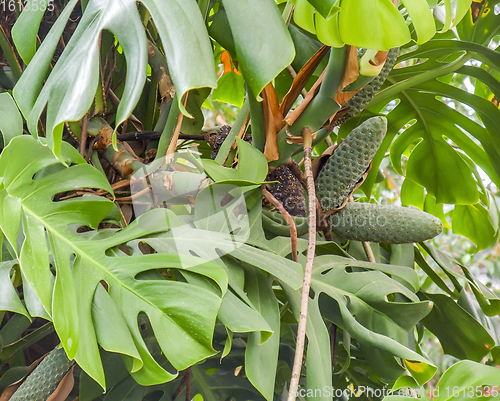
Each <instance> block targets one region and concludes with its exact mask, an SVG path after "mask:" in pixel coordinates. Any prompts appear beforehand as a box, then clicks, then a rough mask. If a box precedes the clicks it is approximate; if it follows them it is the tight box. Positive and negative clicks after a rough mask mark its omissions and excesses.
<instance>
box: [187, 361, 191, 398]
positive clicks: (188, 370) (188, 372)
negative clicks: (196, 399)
mask: <svg viewBox="0 0 500 401" xmlns="http://www.w3.org/2000/svg"><path fill="white" fill-rule="evenodd" d="M190 399H191V368H187V370H186V401H189V400H190Z"/></svg>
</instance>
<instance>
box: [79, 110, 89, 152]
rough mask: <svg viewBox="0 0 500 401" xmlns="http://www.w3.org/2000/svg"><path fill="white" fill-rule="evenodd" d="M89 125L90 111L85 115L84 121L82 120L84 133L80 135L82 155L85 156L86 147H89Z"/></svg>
mask: <svg viewBox="0 0 500 401" xmlns="http://www.w3.org/2000/svg"><path fill="white" fill-rule="evenodd" d="M88 127H89V113H87V114H85V115H84V116H83V121H82V133H81V135H80V154H81V155H82V157H85V149H86V148H87V136H88V131H87V129H88Z"/></svg>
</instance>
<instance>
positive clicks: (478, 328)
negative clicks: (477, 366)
mask: <svg viewBox="0 0 500 401" xmlns="http://www.w3.org/2000/svg"><path fill="white" fill-rule="evenodd" d="M423 298H424V299H429V300H431V301H432V302H433V303H434V307H433V308H432V312H431V313H430V314H429V315H428V316H427V317H425V318H424V320H423V324H424V325H425V327H427V328H428V329H429V330H430V331H431V332H432V333H433V334H434V335H436V337H438V338H439V342H440V344H441V346H442V347H443V351H444V352H445V353H447V354H449V355H452V356H454V357H456V358H460V359H471V360H474V361H480V360H481V359H482V358H483V357H484V356H485V355H486V354H487V353H488V352H489V350H490V348H491V347H492V346H493V345H494V344H495V341H494V340H493V339H492V338H491V336H490V334H489V333H488V332H487V331H486V330H485V329H484V328H483V327H482V325H481V323H479V322H478V321H477V320H476V319H474V317H473V316H472V315H470V314H469V313H467V312H466V311H465V310H464V309H463V308H462V307H460V305H458V304H457V303H455V301H454V300H453V299H451V298H450V297H448V296H446V295H443V294H423Z"/></svg>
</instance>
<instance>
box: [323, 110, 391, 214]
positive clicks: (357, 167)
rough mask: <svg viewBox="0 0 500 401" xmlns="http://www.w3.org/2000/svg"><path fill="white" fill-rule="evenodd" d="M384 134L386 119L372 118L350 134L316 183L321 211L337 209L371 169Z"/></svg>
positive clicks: (330, 158) (327, 163) (325, 166)
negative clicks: (367, 170) (369, 168)
mask: <svg viewBox="0 0 500 401" xmlns="http://www.w3.org/2000/svg"><path fill="white" fill-rule="evenodd" d="M386 131H387V119H386V118H385V117H372V118H370V119H368V120H366V121H365V122H364V123H363V124H361V125H360V126H359V127H357V128H355V129H354V130H352V132H351V133H350V134H349V135H348V136H347V138H346V139H345V140H344V141H342V142H341V144H340V145H339V146H338V147H337V148H336V149H335V151H334V152H333V154H332V155H331V156H330V157H329V158H328V160H327V161H326V162H325V164H324V166H323V168H322V169H321V171H320V173H319V175H318V177H317V179H316V195H317V196H318V199H319V201H320V203H321V208H322V209H323V210H328V209H333V208H338V207H340V206H341V205H342V203H343V202H344V200H345V199H346V198H347V197H348V196H349V195H350V194H351V192H352V191H353V189H354V187H355V186H356V184H357V183H358V181H359V180H360V179H361V177H362V176H363V174H364V173H365V172H366V169H367V168H368V166H369V165H370V162H371V160H372V159H373V156H375V153H376V152H377V150H378V149H379V147H380V144H381V143H382V140H383V139H384V136H385V133H386Z"/></svg>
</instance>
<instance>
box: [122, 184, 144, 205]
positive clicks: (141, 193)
mask: <svg viewBox="0 0 500 401" xmlns="http://www.w3.org/2000/svg"><path fill="white" fill-rule="evenodd" d="M150 191H151V188H150V187H146V188H144V189H142V190H141V191H139V192H137V193H135V194H133V195H131V196H125V197H123V198H117V199H116V201H117V202H122V201H130V200H134V199H136V198H139V197H140V196H142V195H144V194H147V193H148V192H150Z"/></svg>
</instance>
